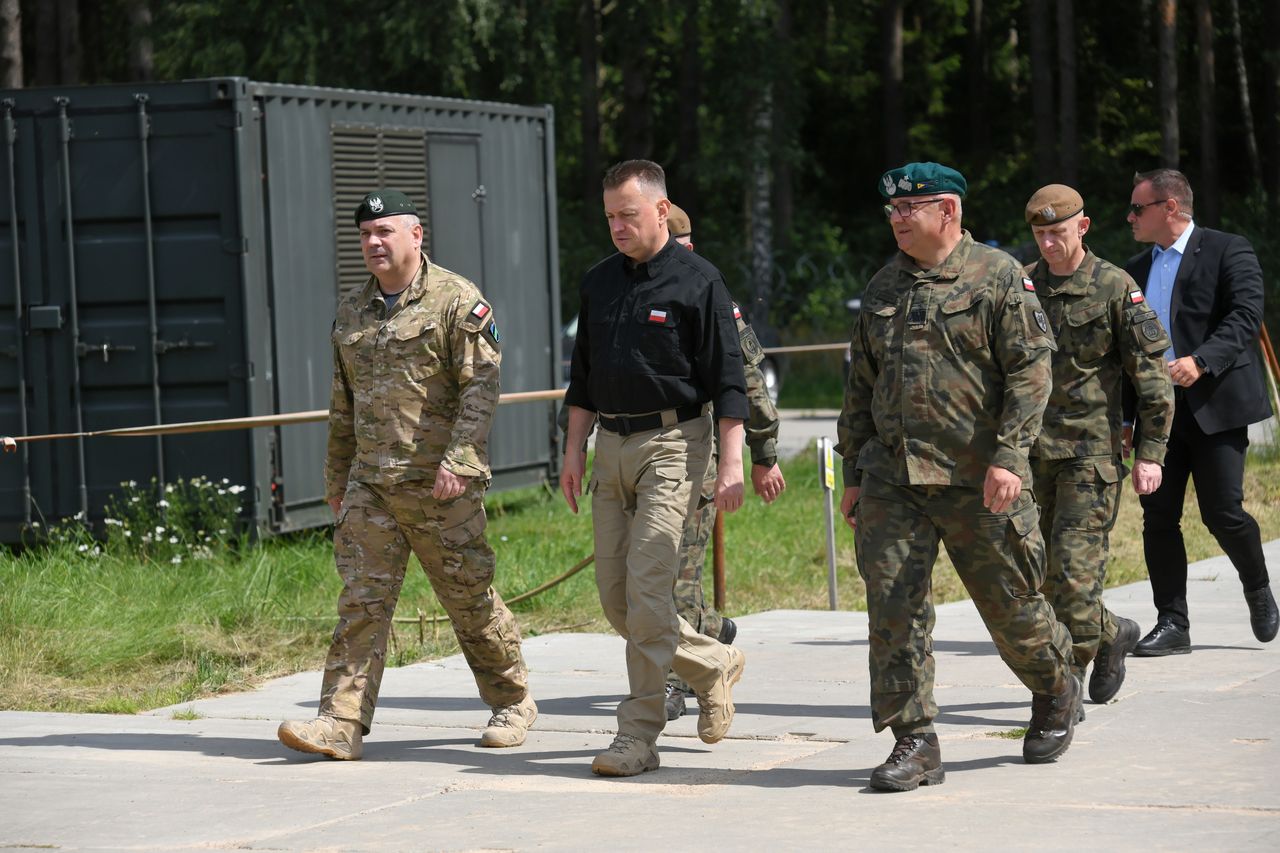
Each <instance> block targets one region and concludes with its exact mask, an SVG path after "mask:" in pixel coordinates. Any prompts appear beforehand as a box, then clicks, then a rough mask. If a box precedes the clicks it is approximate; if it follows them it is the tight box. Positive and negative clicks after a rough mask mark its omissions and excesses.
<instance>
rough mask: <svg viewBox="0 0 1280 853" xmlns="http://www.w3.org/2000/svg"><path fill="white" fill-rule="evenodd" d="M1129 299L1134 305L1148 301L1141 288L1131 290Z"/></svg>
mask: <svg viewBox="0 0 1280 853" xmlns="http://www.w3.org/2000/svg"><path fill="white" fill-rule="evenodd" d="M1129 301H1130V302H1132V303H1133V304H1134V305H1137V304H1138V303H1139V302H1146V301H1147V298H1146V297H1145V296H1143V295H1142V291H1141V290H1130V291H1129Z"/></svg>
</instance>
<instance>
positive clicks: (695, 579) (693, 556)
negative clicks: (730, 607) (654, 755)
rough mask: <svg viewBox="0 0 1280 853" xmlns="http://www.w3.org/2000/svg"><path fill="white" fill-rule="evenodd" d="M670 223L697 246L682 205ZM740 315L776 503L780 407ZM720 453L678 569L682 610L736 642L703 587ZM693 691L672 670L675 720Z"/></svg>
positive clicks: (756, 478)
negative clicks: (708, 600)
mask: <svg viewBox="0 0 1280 853" xmlns="http://www.w3.org/2000/svg"><path fill="white" fill-rule="evenodd" d="M667 227H668V228H669V229H670V231H671V236H672V237H673V238H675V241H676V242H677V243H680V244H681V245H683V246H685V247H686V248H688V249H689V250H691V251H692V249H693V224H692V222H691V221H690V220H689V215H688V214H687V213H685V212H684V211H683V210H682V209H680V208H679V207H677V206H676V205H674V204H673V205H671V210H670V211H669V212H668V213H667ZM733 314H734V318H735V319H736V320H737V321H738V337H739V340H740V342H741V344H742V358H743V362H744V367H745V368H746V378H747V405H748V408H749V409H750V412H751V414H750V417H749V418H748V420H747V424H746V433H747V447H748V448H750V450H751V483H752V487H753V488H754V489H755V493H756V494H757V495H759V496H760V497H761V498H763V499H764V502H765V503H772V502H773V500H774V499H775V498H777V496H778V495H780V494H782V491H783V490H784V489H785V488H786V487H787V483H786V480H785V479H784V478H783V476H782V469H780V468H779V467H778V453H777V450H776V444H777V440H778V409H777V408H776V407H775V406H774V405H773V400H772V399H770V398H769V391H768V389H767V388H766V387H765V382H764V374H763V373H761V371H760V363H761V362H763V361H764V350H763V349H761V347H760V341H759V340H758V339H757V338H756V333H755V332H754V331H753V330H752V328H751V326H750V325H748V324H747V322H746V320H745V319H744V318H743V316H742V310H741V309H740V308H739V307H738V306H737V304H736V303H735V304H734V306H733ZM717 466H718V458H717V455H716V454H714V453H713V454H712V457H711V464H710V465H709V467H708V468H707V477H706V479H705V480H703V483H702V496H701V497H700V498H699V499H698V505H697V508H696V509H694V511H693V513H692V514H691V515H690V516H689V518H688V521H686V522H685V526H684V534H683V536H682V537H681V540H680V569H679V571H678V572H677V574H676V585H675V591H674V596H675V602H676V612H677V613H679V614H680V617H681V618H682V619H684V620H685V621H686V622H688V623H689V624H690V625H692V626H693V627H694V629H695V630H696V631H699V632H700V633H703V634H705V635H707V636H708V637H715V638H716V639H717V640H719V641H720V642H722V643H732V642H733V641H734V638H735V637H737V635H738V626H737V625H736V624H735V623H734V621H733V620H732V619H730V618H729V617H727V616H722V615H721V614H720V613H719V612H717V611H716V609H715V607H713V606H711V605H708V604H707V599H706V595H705V593H704V592H703V588H702V568H703V566H704V565H705V564H706V562H707V543H708V542H709V541H710V540H711V533H712V531H713V530H715V525H716V507H715V492H716V469H717ZM691 695H693V693H692V691H691V690H690V689H689V685H687V684H685V683H684V681H683V680H682V679H681V678H680V676H678V675H676V674H675V672H674V671H672V672H670V673H668V674H667V700H666V704H667V719H668V720H675V719H678V718H679V717H681V716H682V715H683V714H684V713H685V707H686V706H685V697H686V696H691Z"/></svg>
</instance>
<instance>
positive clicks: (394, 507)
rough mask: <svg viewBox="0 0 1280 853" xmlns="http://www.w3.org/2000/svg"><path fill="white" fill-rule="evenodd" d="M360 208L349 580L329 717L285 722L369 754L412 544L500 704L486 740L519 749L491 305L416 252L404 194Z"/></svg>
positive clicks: (334, 470) (347, 513) (334, 419)
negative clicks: (494, 545) (493, 433)
mask: <svg viewBox="0 0 1280 853" xmlns="http://www.w3.org/2000/svg"><path fill="white" fill-rule="evenodd" d="M355 219H356V224H357V225H358V226H359V227H360V242H361V246H362V248H363V251H364V259H365V265H366V266H367V267H368V268H369V271H370V272H371V273H372V276H371V277H370V279H369V281H368V282H367V283H366V284H365V286H364V287H363V288H362V289H361V290H360V291H359V292H357V293H355V294H353V295H352V296H350V297H349V298H347V299H346V300H344V301H343V302H342V304H341V305H339V306H338V315H337V319H336V320H335V322H334V327H333V349H334V359H333V361H334V367H333V394H332V398H331V402H330V406H329V450H328V457H327V459H326V461H325V484H326V493H327V497H328V500H329V504H330V506H331V507H332V508H333V511H334V513H335V515H336V516H337V527H336V529H335V531H334V555H335V558H336V562H337V568H338V574H339V576H340V577H341V578H342V583H343V591H342V595H341V596H340V597H339V599H338V626H337V628H335V629H334V632H333V643H332V645H331V646H330V647H329V656H328V659H327V660H326V662H325V673H324V683H323V685H322V688H321V695H320V716H319V717H318V718H317V719H315V720H311V721H306V722H303V721H290V722H285V723H282V724H281V725H280V731H279V737H280V741H281V742H282V743H283V744H285V745H286V746H288V747H291V748H293V749H297V750H301V751H303V752H314V753H320V754H322V755H328V756H330V757H332V758H342V759H356V758H359V757H360V754H361V752H362V737H363V735H365V734H368V732H369V726H370V725H371V724H372V722H373V712H374V707H375V706H376V705H377V701H378V687H379V685H380V683H381V681H382V671H383V666H384V665H385V656H386V648H387V637H388V635H389V633H390V631H391V618H392V615H393V614H394V613H395V607H396V601H397V599H398V598H399V595H400V586H401V584H402V583H403V581H404V573H405V566H406V563H407V562H408V559H409V552H410V551H411V550H412V552H413V553H414V554H416V555H417V557H418V561H419V562H420V563H421V564H422V568H423V570H424V571H425V572H426V574H427V578H428V579H429V580H430V581H431V586H432V588H433V589H434V590H435V593H436V596H437V598H438V599H439V600H440V604H441V606H442V607H444V609H445V611H446V612H447V613H448V614H449V618H450V621H451V622H452V623H453V630H454V633H455V634H456V635H457V638H458V644H459V646H461V648H462V653H463V655H464V656H465V657H466V659H467V663H468V664H469V665H470V667H471V671H472V673H473V674H474V675H475V679H476V684H477V686H478V687H479V688H480V696H481V698H482V699H483V700H484V702H485V704H486V705H489V706H490V708H492V710H493V714H492V716H491V717H490V719H489V724H488V726H487V727H486V728H485V730H484V732H483V733H482V734H481V737H480V745H481V746H488V747H506V746H519V745H520V744H522V743H523V742H524V740H525V733H526V731H527V730H528V729H529V726H530V725H532V723H533V721H534V720H535V719H536V718H537V715H538V711H537V707H536V706H535V705H534V702H533V698H532V697H531V696H530V695H529V690H528V671H527V669H526V668H525V664H524V658H523V656H522V655H521V651H520V632H519V629H518V627H517V625H516V622H515V619H514V618H513V617H512V615H511V612H510V611H509V610H508V609H507V607H506V605H504V604H503V603H502V598H501V597H500V596H499V595H498V593H497V591H496V590H494V588H493V586H492V585H491V584H492V581H493V574H494V566H495V560H494V554H493V550H492V549H491V548H490V547H489V545H488V543H487V542H486V541H485V537H484V528H485V514H484V493H485V489H486V487H487V486H488V482H489V463H488V455H487V451H486V445H487V442H488V436H489V425H490V423H491V422H492V420H493V413H494V409H495V407H496V406H497V403H498V393H499V387H498V369H499V364H500V362H501V353H500V351H499V345H498V341H499V336H498V326H497V323H496V321H495V320H494V316H493V309H492V307H491V306H490V305H489V303H488V302H487V301H486V300H485V299H484V297H483V296H482V295H481V294H480V291H479V290H478V289H477V288H476V286H475V285H474V284H472V283H471V282H470V281H467V280H466V279H465V278H463V277H462V276H460V275H458V274H456V273H453V272H450V271H449V270H446V269H444V268H443V267H440V266H436V265H434V264H432V263H431V262H430V261H429V260H428V259H427V257H426V255H424V254H423V253H422V251H421V246H422V225H421V224H420V223H419V220H418V217H417V215H416V208H415V207H414V205H413V202H412V201H410V200H409V198H408V197H407V196H405V195H404V194H403V193H401V192H397V191H395V190H382V191H378V192H373V193H370V194H369V195H367V196H365V198H364V201H363V202H361V204H360V207H359V208H357V209H356V216H355Z"/></svg>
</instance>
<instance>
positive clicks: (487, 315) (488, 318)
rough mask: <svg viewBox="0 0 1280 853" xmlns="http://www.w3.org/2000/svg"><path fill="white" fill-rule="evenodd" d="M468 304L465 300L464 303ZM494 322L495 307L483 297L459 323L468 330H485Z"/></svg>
mask: <svg viewBox="0 0 1280 853" xmlns="http://www.w3.org/2000/svg"><path fill="white" fill-rule="evenodd" d="M463 304H464V305H465V304H466V303H465V302H464V303H463ZM492 322H494V316H493V308H491V307H490V306H489V303H488V302H485V301H484V300H483V299H480V300H477V301H476V304H475V305H473V306H471V310H470V311H468V312H467V313H466V314H464V315H463V316H462V320H461V321H460V322H459V325H460V326H461V327H462V328H464V329H466V330H467V331H468V332H483V331H485V329H486V327H488V326H489V324H490V323H492Z"/></svg>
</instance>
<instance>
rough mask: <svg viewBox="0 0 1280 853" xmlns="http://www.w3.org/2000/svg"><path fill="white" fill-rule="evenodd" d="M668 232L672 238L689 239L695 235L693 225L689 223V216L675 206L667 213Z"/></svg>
mask: <svg viewBox="0 0 1280 853" xmlns="http://www.w3.org/2000/svg"><path fill="white" fill-rule="evenodd" d="M667 230H669V231H670V232H671V236H672V237H688V236H689V235H690V234H692V233H693V225H691V224H690V223H689V214H687V213H685V212H684V211H683V210H681V209H680V208H678V207H676V206H675V205H674V204H673V205H671V209H670V210H668V211H667Z"/></svg>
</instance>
